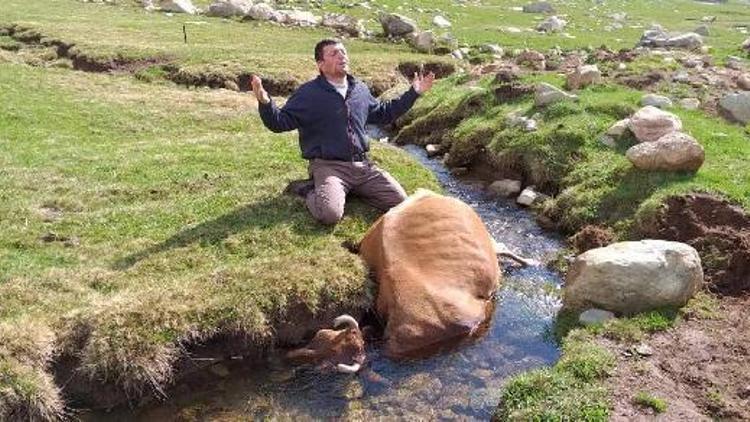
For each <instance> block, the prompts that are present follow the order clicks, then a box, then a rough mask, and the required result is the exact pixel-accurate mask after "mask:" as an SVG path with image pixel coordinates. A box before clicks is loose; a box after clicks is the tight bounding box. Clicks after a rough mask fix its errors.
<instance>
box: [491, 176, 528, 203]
mask: <svg viewBox="0 0 750 422" xmlns="http://www.w3.org/2000/svg"><path fill="white" fill-rule="evenodd" d="M487 191H488V192H489V194H490V195H492V196H503V197H506V198H508V197H511V196H514V195H518V193H519V192H521V181H520V180H511V179H501V180H496V181H494V182H492V183H491V184H490V186H488V187H487Z"/></svg>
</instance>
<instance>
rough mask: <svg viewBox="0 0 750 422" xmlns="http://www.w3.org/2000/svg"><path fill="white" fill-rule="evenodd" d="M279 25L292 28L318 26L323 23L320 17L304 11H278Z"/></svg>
mask: <svg viewBox="0 0 750 422" xmlns="http://www.w3.org/2000/svg"><path fill="white" fill-rule="evenodd" d="M276 12H277V13H278V16H279V19H278V22H279V23H283V24H285V25H292V26H317V25H319V24H320V22H321V20H322V19H321V18H320V17H319V16H315V15H314V14H312V12H307V11H304V10H277V11H276Z"/></svg>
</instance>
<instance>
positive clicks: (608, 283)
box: [563, 240, 703, 315]
mask: <svg viewBox="0 0 750 422" xmlns="http://www.w3.org/2000/svg"><path fill="white" fill-rule="evenodd" d="M702 284H703V270H702V269H701V260H700V257H699V256H698V252H696V250H695V249H693V248H692V247H691V246H688V245H686V244H684V243H679V242H668V241H664V240H642V241H638V242H620V243H614V244H612V245H610V246H607V247H604V248H597V249H591V250H589V251H587V252H585V253H583V254H581V255H579V256H578V257H577V258H576V260H575V262H573V264H572V265H571V268H570V270H569V271H568V275H567V277H566V280H565V289H564V293H563V303H564V306H565V307H567V308H569V309H586V308H589V307H596V308H599V309H604V310H608V311H612V312H615V313H619V314H625V315H632V314H635V313H638V312H646V311H650V310H653V309H658V308H661V307H665V306H683V305H685V304H686V303H687V301H688V300H689V299H690V298H691V297H692V296H693V295H694V294H695V292H696V291H697V290H698V289H699V288H700V287H701V285H702Z"/></svg>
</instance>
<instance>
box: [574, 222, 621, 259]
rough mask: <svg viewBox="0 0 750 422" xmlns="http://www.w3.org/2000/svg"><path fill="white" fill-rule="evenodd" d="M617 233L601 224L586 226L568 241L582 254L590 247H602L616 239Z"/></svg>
mask: <svg viewBox="0 0 750 422" xmlns="http://www.w3.org/2000/svg"><path fill="white" fill-rule="evenodd" d="M614 239H615V235H614V233H612V231H611V230H610V229H608V228H605V227H600V226H585V227H584V228H582V229H581V230H580V231H579V232H578V233H576V234H575V235H573V236H571V237H570V238H569V239H568V241H569V242H570V244H571V245H573V247H574V248H575V250H576V251H577V252H578V253H579V254H581V253H584V252H586V251H587V250H589V249H595V248H601V247H604V246H607V245H609V244H610V243H612V241H614Z"/></svg>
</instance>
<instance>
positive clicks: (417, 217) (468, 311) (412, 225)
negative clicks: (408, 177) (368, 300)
mask: <svg viewBox="0 0 750 422" xmlns="http://www.w3.org/2000/svg"><path fill="white" fill-rule="evenodd" d="M497 249H498V246H497V245H496V244H495V242H494V241H493V239H492V238H491V237H490V235H489V233H488V232H487V229H486V228H485V226H484V223H483V222H482V220H481V219H480V218H479V216H478V215H477V213H476V212H475V211H474V210H473V209H472V208H471V207H470V206H469V205H467V204H465V203H464V202H462V201H460V200H458V199H454V198H449V197H446V196H442V195H438V194H436V193H433V192H430V191H428V190H423V189H420V190H419V191H417V193H415V194H414V195H412V196H410V197H409V198H407V199H406V200H405V201H404V202H403V203H401V204H399V205H398V206H396V207H394V208H392V209H391V210H390V211H388V212H387V213H386V214H384V215H383V216H381V217H380V219H378V220H377V221H376V222H375V224H374V225H373V226H372V227H371V228H370V229H369V231H368V232H367V233H366V234H365V236H364V238H363V239H362V241H361V243H360V245H359V254H360V257H361V258H362V259H363V260H364V262H365V264H366V265H367V266H368V267H369V269H370V271H371V273H372V275H373V276H374V279H375V282H376V283H377V286H378V288H377V290H378V292H377V299H376V304H375V305H376V311H377V313H378V315H379V316H380V317H381V318H382V319H383V320H384V322H385V332H384V340H385V354H386V356H388V357H391V358H396V359H398V358H406V357H415V356H421V355H424V354H427V353H431V352H433V351H434V350H435V349H436V348H438V347H439V346H441V345H443V344H448V343H451V342H454V341H456V340H460V339H463V338H466V337H471V336H475V335H479V334H481V332H482V328H483V327H485V328H486V324H485V322H487V321H488V320H489V318H490V316H491V313H492V309H493V303H494V302H493V300H492V298H493V294H494V293H495V291H496V289H497V288H498V286H499V283H500V280H501V272H500V268H499V265H498V261H497V256H496V251H497Z"/></svg>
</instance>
